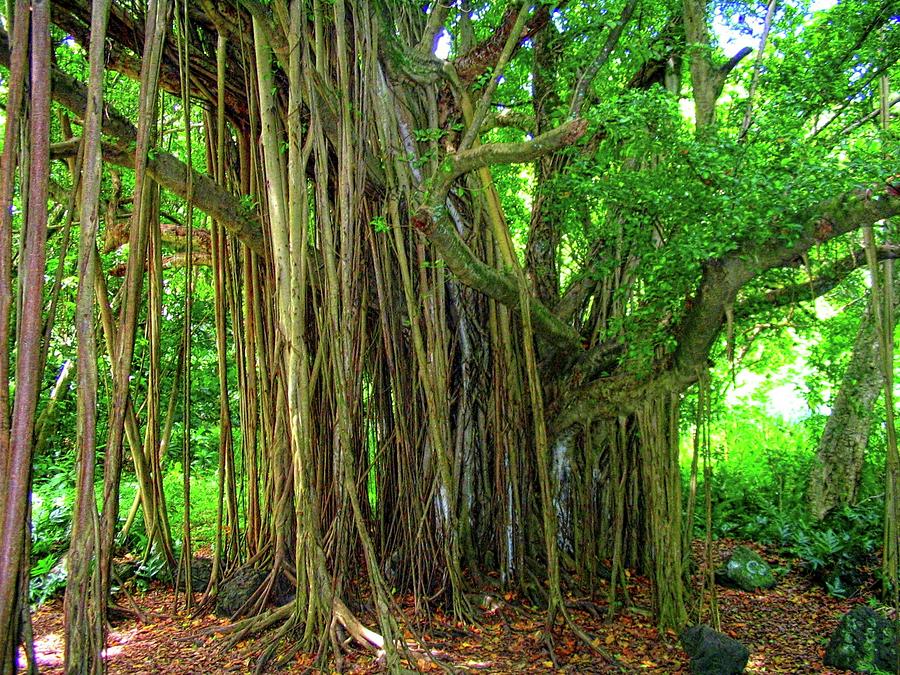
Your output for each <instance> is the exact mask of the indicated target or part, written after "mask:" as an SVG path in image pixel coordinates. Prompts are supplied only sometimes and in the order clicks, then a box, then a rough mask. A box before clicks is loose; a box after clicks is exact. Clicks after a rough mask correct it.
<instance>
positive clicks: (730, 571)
mask: <svg viewBox="0 0 900 675" xmlns="http://www.w3.org/2000/svg"><path fill="white" fill-rule="evenodd" d="M716 580H717V581H718V582H719V583H722V584H725V585H726V586H734V587H736V588H740V589H741V590H742V591H755V590H757V589H759V588H772V587H773V586H774V585H775V575H774V574H772V570H771V568H770V567H769V564H768V563H767V562H766V561H765V560H763V559H762V558H761V557H760V556H759V554H758V553H757V552H756V551H754V550H752V549H749V548H747V547H746V546H738V547H737V548H735V549H734V551H732V552H731V556H730V557H729V558H728V560H727V561H726V562H725V565H724V566H723V567H721V568H719V569H718V570H716Z"/></svg>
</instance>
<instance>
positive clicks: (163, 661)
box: [33, 540, 863, 675]
mask: <svg viewBox="0 0 900 675" xmlns="http://www.w3.org/2000/svg"><path fill="white" fill-rule="evenodd" d="M735 545H737V542H734V541H728V540H723V541H719V542H716V545H715V546H716V557H717V558H724V557H725V556H726V554H727V553H728V552H729V551H730V550H731V549H732V548H734V546H735ZM754 548H756V550H758V551H759V552H760V553H761V554H762V555H763V557H764V558H765V559H766V560H767V561H768V562H769V563H770V564H772V566H773V567H775V568H776V569H777V570H779V571H780V572H781V575H780V577H779V581H778V585H777V586H776V587H775V588H773V589H770V590H760V591H757V592H752V593H747V592H743V591H740V590H736V589H728V588H722V587H718V589H717V593H718V606H719V612H720V617H721V626H722V630H723V632H725V633H727V634H728V635H730V636H732V637H734V638H736V639H737V640H739V641H741V642H742V643H743V644H744V645H746V646H747V647H748V648H749V650H750V661H749V663H748V664H747V670H746V672H748V673H833V674H835V675H837V673H838V671H835V670H829V669H828V668H826V667H824V666H823V664H822V657H823V654H824V651H825V644H826V643H827V639H828V635H829V633H830V632H831V631H832V630H833V629H834V628H835V626H836V625H837V623H838V622H839V620H840V618H841V616H842V615H843V614H844V613H845V612H847V611H849V610H850V609H851V608H852V607H853V606H854V604H856V603H859V602H863V599H862V598H859V597H857V598H851V599H846V600H844V599H838V598H833V597H830V596H829V595H827V594H826V593H825V591H824V590H823V589H822V588H821V587H819V586H816V585H814V584H813V582H812V581H811V580H810V579H809V577H808V576H806V575H805V574H804V573H803V571H802V569H801V568H800V565H799V563H798V562H797V561H795V560H789V559H786V558H783V557H780V556H778V555H774V554H772V553H771V552H767V551H766V550H765V549H763V548H761V547H758V546H755V547H754ZM606 589H607V586H606V582H602V581H601V582H600V583H599V585H598V587H597V592H596V593H595V594H594V595H593V597H571V598H569V600H570V601H571V607H572V610H571V614H572V616H573V617H574V619H575V620H576V622H577V623H578V625H579V626H580V627H581V628H583V629H584V630H585V631H587V633H588V634H589V636H590V637H591V639H592V642H593V645H594V646H596V647H598V648H599V649H600V650H602V651H603V652H605V653H606V654H607V655H608V656H610V657H612V658H614V659H615V660H616V664H613V663H611V662H610V661H608V660H606V659H605V658H604V657H603V656H601V655H600V654H599V653H598V652H597V651H596V650H595V649H592V648H591V647H589V646H588V645H587V644H586V643H585V642H583V641H581V640H579V639H578V638H576V637H575V635H574V634H573V632H572V631H571V630H570V629H568V628H566V627H564V626H563V625H562V624H559V625H557V626H556V628H555V631H554V640H553V643H554V653H553V656H552V657H551V654H550V652H549V651H548V649H547V646H546V642H545V640H544V630H543V629H544V616H543V614H542V613H541V611H540V609H539V608H536V607H532V606H530V605H528V604H527V603H526V602H524V601H522V600H521V599H520V598H518V597H516V596H515V595H512V594H505V595H496V596H493V595H492V596H481V597H482V599H483V603H482V607H481V610H480V611H481V614H480V617H479V624H478V625H460V624H456V623H455V622H453V621H451V620H450V619H449V618H447V617H446V616H444V615H443V614H442V613H440V612H439V611H436V612H434V613H432V615H431V620H430V622H429V623H426V622H425V621H424V619H423V620H422V621H415V620H414V621H412V623H411V624H407V631H406V634H405V638H406V639H407V641H408V643H410V644H413V643H415V638H414V633H415V634H419V635H422V634H423V632H424V639H425V644H426V646H427V648H428V650H430V653H431V654H432V655H433V657H434V658H430V657H429V656H428V651H426V650H425V649H423V648H421V647H416V648H415V649H412V650H411V651H410V655H409V657H408V659H407V663H406V665H408V666H409V667H411V668H412V669H414V670H415V669H418V670H420V671H423V672H444V668H445V667H450V668H452V669H455V670H456V671H457V672H485V673H548V672H554V673H615V672H627V673H673V674H674V673H688V672H690V671H689V667H688V657H687V655H686V654H685V653H684V651H683V650H682V649H681V646H680V644H679V642H678V638H677V636H676V635H675V634H674V633H673V632H666V633H660V632H659V631H658V630H657V629H656V628H655V627H654V626H653V622H652V619H651V616H650V612H649V602H650V599H649V598H650V595H649V591H650V588H649V581H648V580H647V579H645V578H642V577H638V576H632V577H630V579H629V593H630V601H631V606H630V607H628V608H625V609H622V610H620V611H619V612H618V614H617V615H616V616H615V618H614V619H613V620H612V621H607V620H606V610H607V605H606V601H605V597H606ZM133 599H134V601H135V603H136V604H137V606H138V607H139V608H140V611H141V613H142V614H143V615H144V616H143V620H141V619H139V618H137V617H135V616H128V617H127V618H124V619H120V620H119V621H118V622H116V623H115V625H114V626H113V627H112V629H111V630H110V633H109V638H108V648H107V651H106V659H107V666H108V672H109V673H111V674H119V673H122V674H125V673H129V674H138V673H141V674H143V673H147V674H149V673H154V674H155V673H171V674H173V675H174V674H175V673H178V674H182V673H247V672H253V671H254V669H255V666H256V663H257V658H258V655H259V654H260V653H261V652H262V650H263V649H264V648H265V647H266V646H267V642H266V639H267V636H266V635H263V636H262V637H261V638H259V639H257V640H249V641H247V642H245V643H241V644H239V645H238V646H237V647H236V648H232V649H229V650H225V649H223V648H222V647H223V645H224V643H225V641H226V638H225V636H223V635H222V634H221V633H217V632H215V630H216V629H217V628H223V627H225V626H227V625H228V621H227V620H225V619H221V618H218V617H216V616H215V615H214V614H212V612H211V611H208V612H205V613H200V614H196V615H195V614H192V613H189V612H186V611H184V610H183V609H179V608H177V607H176V606H175V597H174V595H173V592H172V590H171V588H168V587H164V586H162V585H157V586H153V587H151V588H150V589H149V590H148V591H146V592H145V593H143V594H140V595H135V596H134V598H133ZM117 600H118V601H119V602H121V603H122V604H126V605H127V604H128V603H127V602H126V600H125V599H124V598H122V597H121V596H120V597H119V598H117ZM182 600H183V598H182ZM401 600H402V599H401ZM408 602H409V603H411V600H408ZM403 609H404V611H405V612H406V617H407V619H408V620H409V619H410V617H413V616H414V613H413V610H412V606H411V605H409V604H407V605H406V606H403ZM62 616H63V615H62V600H61V599H60V600H55V601H53V602H50V603H48V604H46V605H44V606H43V607H41V608H40V609H38V610H37V611H36V612H35V613H34V616H33V622H34V632H35V648H36V659H37V662H38V667H39V668H40V672H42V673H47V674H48V675H55V674H57V673H62V672H63V671H62V659H63V625H62V622H63V618H62ZM361 617H362V618H365V619H367V620H369V621H370V622H371V623H370V625H374V622H373V620H372V617H371V616H369V617H366V616H365V613H361ZM692 618H695V617H692ZM704 621H706V622H708V617H704ZM411 627H412V628H413V629H414V630H413V631H412V632H410V631H409V628H411ZM554 659H555V662H554ZM435 660H437V661H440V662H441V664H443V666H442V665H439V664H438V663H436V662H435ZM311 662H312V656H311V655H305V654H300V655H298V656H296V657H295V658H294V659H293V660H292V661H291V662H290V663H289V664H288V665H287V666H286V667H285V668H283V669H282V670H280V671H277V672H283V673H305V672H335V671H331V670H326V671H322V670H320V669H316V668H312V669H311V667H310V666H311ZM342 665H343V671H344V672H350V673H374V672H381V670H382V669H383V668H382V663H381V662H380V661H379V660H378V659H377V656H376V655H375V654H374V653H372V652H370V651H365V650H362V649H356V648H353V647H352V646H351V647H350V648H349V652H348V653H346V654H345V657H344V662H343V664H342ZM267 672H270V671H267ZM271 672H276V671H271Z"/></svg>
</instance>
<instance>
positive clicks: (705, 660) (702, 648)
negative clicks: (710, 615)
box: [681, 624, 750, 675]
mask: <svg viewBox="0 0 900 675" xmlns="http://www.w3.org/2000/svg"><path fill="white" fill-rule="evenodd" d="M681 644H682V646H683V647H684V651H686V652H687V653H688V656H690V657H691V672H692V673H694V675H738V674H739V673H743V672H744V668H745V667H746V666H747V660H748V659H749V658H750V650H749V649H747V648H746V647H745V646H744V645H742V644H741V643H740V642H738V641H737V640H735V639H734V638H731V637H728V636H727V635H725V634H724V633H719V632H718V631H715V630H713V629H712V628H710V627H709V626H707V625H705V624H700V625H697V626H691V627H690V628H686V629H685V630H684V632H682V634H681Z"/></svg>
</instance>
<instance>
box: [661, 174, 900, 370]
mask: <svg viewBox="0 0 900 675" xmlns="http://www.w3.org/2000/svg"><path fill="white" fill-rule="evenodd" d="M898 213H900V184H891V185H885V186H882V187H881V188H880V189H879V190H877V191H875V190H871V189H867V190H854V191H852V192H848V193H845V194H843V195H839V196H837V197H834V198H832V199H828V200H826V201H824V202H822V203H821V204H820V205H819V207H818V208H816V209H815V214H814V215H812V216H806V217H805V218H804V217H803V216H802V215H801V216H798V217H797V218H796V220H798V221H800V222H805V224H804V226H803V229H802V231H801V232H800V234H799V236H798V237H797V239H796V241H794V242H793V243H791V244H787V243H781V242H778V241H774V242H771V243H770V244H769V246H763V247H760V246H759V244H755V243H747V244H745V245H743V246H742V247H740V248H739V249H738V250H737V251H735V252H734V253H732V254H730V255H728V256H726V257H725V258H723V259H721V260H717V261H713V262H711V263H709V264H707V266H706V269H705V270H704V273H703V279H702V281H701V283H700V285H699V287H698V289H697V293H696V295H695V297H694V300H693V303H692V307H691V309H690V310H689V311H688V312H687V314H686V315H685V316H684V318H683V319H682V321H681V322H680V325H679V326H678V328H677V329H676V331H675V333H676V337H677V339H678V349H677V350H676V352H675V365H676V368H677V369H678V370H679V371H681V372H682V373H685V374H690V373H692V372H693V371H695V370H696V369H697V368H698V367H700V366H702V365H703V364H705V362H706V357H707V354H708V353H709V349H710V347H711V345H712V343H713V341H714V340H715V339H716V337H717V336H718V334H719V331H720V330H721V327H722V323H723V321H724V319H725V311H726V308H728V307H732V306H733V305H734V301H735V298H736V297H737V293H738V291H739V290H740V289H741V287H743V286H744V285H745V284H747V283H748V282H749V281H750V280H751V279H753V278H754V277H756V276H758V275H760V274H762V273H763V272H765V271H766V270H770V269H773V268H775V267H784V266H786V265H788V264H790V263H791V261H792V260H795V259H796V258H799V257H800V256H802V255H803V254H804V253H806V252H807V251H809V250H810V249H811V248H812V247H813V246H815V245H816V244H819V243H822V242H824V241H828V240H830V239H833V238H835V237H838V236H840V235H842V234H846V233H847V232H850V231H852V230H855V229H858V228H860V227H863V226H864V225H871V224H873V223H876V222H878V221H880V220H884V219H886V218H890V217H892V216H895V215H897V214H898Z"/></svg>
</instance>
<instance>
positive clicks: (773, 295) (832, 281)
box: [734, 244, 900, 319]
mask: <svg viewBox="0 0 900 675" xmlns="http://www.w3.org/2000/svg"><path fill="white" fill-rule="evenodd" d="M877 256H878V259H879V260H896V259H897V258H900V246H898V245H895V244H887V245H885V246H881V247H879V249H878V251H877ZM865 265H866V252H865V250H864V249H861V248H860V249H857V250H856V251H854V252H853V253H850V254H849V255H846V256H844V257H843V258H841V259H840V260H837V261H835V262H834V263H832V264H831V265H829V266H828V267H826V268H825V269H823V270H822V271H821V272H820V273H819V275H818V276H816V277H815V278H814V279H810V280H809V281H806V282H802V283H796V284H791V285H789V286H781V287H779V288H773V289H770V290H768V291H765V292H761V293H758V294H756V295H753V296H751V297H748V298H745V299H743V300H741V301H740V302H739V303H738V304H736V305H735V308H734V316H735V319H746V318H749V317H752V316H753V315H755V314H758V313H760V312H763V311H766V310H769V309H772V308H775V307H785V306H787V305H793V304H796V303H798V302H804V301H809V300H814V299H816V298H818V297H820V296H822V295H825V294H826V293H828V292H829V291H831V290H833V289H835V288H837V286H839V285H840V284H841V282H842V281H844V279H846V278H847V277H848V276H849V275H850V274H851V273H852V272H854V271H855V270H857V269H859V268H860V267H864V266H865Z"/></svg>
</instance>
